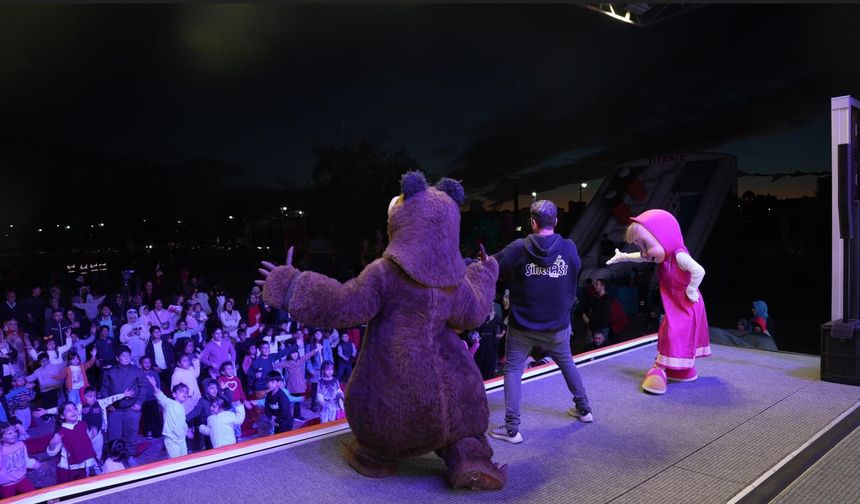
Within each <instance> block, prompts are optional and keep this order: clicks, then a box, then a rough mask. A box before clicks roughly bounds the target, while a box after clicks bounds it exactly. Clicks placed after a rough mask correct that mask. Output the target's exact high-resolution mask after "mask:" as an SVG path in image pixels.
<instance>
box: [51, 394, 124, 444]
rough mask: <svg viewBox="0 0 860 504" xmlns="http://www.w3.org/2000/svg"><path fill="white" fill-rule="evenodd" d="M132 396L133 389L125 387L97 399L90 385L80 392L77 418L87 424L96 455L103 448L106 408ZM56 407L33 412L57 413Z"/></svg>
mask: <svg viewBox="0 0 860 504" xmlns="http://www.w3.org/2000/svg"><path fill="white" fill-rule="evenodd" d="M132 396H134V390H133V389H126V390H125V392H123V393H122V394H115V395H112V396H108V397H105V398H103V399H97V398H96V397H97V391H96V388H95V387H93V386H92V385H89V386H87V387H86V388H85V389H83V391H82V392H81V404H79V405H78V418H80V419H81V420H83V422H84V423H85V424H86V426H87V435H88V436H89V438H90V440H91V441H92V444H93V451H95V452H96V455H101V453H102V451H103V450H104V432H105V430H107V408H108V406H110V405H111V404H113V403H115V402H117V401H119V400H120V399H124V398H126V397H132ZM58 410H59V408H58V407H54V408H49V409H41V408H40V409H38V410H36V412H35V413H34V416H36V417H37V418H38V417H40V416H42V415H56V414H58Z"/></svg>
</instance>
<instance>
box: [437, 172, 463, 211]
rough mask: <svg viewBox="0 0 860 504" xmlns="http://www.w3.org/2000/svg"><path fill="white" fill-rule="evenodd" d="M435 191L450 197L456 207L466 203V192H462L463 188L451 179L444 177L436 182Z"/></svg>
mask: <svg viewBox="0 0 860 504" xmlns="http://www.w3.org/2000/svg"><path fill="white" fill-rule="evenodd" d="M436 189H439V190H440V191H442V192H444V193H445V194H447V195H448V196H450V197H451V198H452V199H453V200H454V201H455V202H456V203H457V204H458V205H462V204H463V202H464V201H466V191H464V190H463V186H462V185H461V184H460V182H458V181H456V180H454V179H452V178H448V177H445V178H443V179H442V180H440V181H439V182H437V183H436Z"/></svg>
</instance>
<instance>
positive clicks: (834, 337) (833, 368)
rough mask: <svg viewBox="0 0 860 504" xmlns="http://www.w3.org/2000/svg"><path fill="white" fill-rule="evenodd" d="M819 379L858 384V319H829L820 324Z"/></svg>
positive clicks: (859, 360)
mask: <svg viewBox="0 0 860 504" xmlns="http://www.w3.org/2000/svg"><path fill="white" fill-rule="evenodd" d="M821 379H822V380H824V381H829V382H834V383H845V384H848V385H860V321H857V320H849V321H846V322H843V321H841V320H831V321H830V322H828V323H826V324H824V325H822V326H821Z"/></svg>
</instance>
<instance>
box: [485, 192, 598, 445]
mask: <svg viewBox="0 0 860 504" xmlns="http://www.w3.org/2000/svg"><path fill="white" fill-rule="evenodd" d="M556 212H557V210H556V207H555V204H554V203H553V202H552V201H547V200H539V201H536V202H534V203H532V206H531V219H530V223H531V228H532V234H530V235H529V236H527V237H526V238H524V239H518V240H514V241H513V242H511V243H510V244H509V245H508V246H507V247H505V248H504V249H502V251H501V252H499V253H498V254H496V255H495V256H494V257H495V258H496V260H497V261H498V262H499V274H500V275H501V274H504V273H510V274H511V280H510V299H511V316H510V320H509V327H508V333H507V342H506V343H505V358H506V364H505V423H504V425H501V426H499V427H496V428H495V429H492V430H490V436H491V437H493V438H495V439H501V440H503V441H507V442H509V443H520V442H522V440H523V437H522V434H520V432H519V429H520V388H521V382H522V375H523V368H524V367H525V362H526V358H527V357H528V355H529V352H531V349H532V347H535V346H540V347H541V348H543V349H545V350H547V351H548V352H549V354H550V355H551V356H552V358H553V360H554V361H555V362H556V363H557V364H558V367H559V369H560V370H561V374H562V375H563V376H564V380H565V381H566V382H567V388H568V389H570V392H571V394H573V402H574V403H575V406H574V407H573V408H570V409H569V410H568V414H570V415H571V416H573V417H576V418H579V419H580V420H581V421H583V422H592V421H593V420H594V417H593V416H592V414H591V408H590V407H589V405H588V396H587V395H586V393H585V387H584V386H583V384H582V378H581V377H580V376H579V371H577V369H576V364H574V362H573V359H572V358H571V353H570V334H571V327H570V310H571V309H572V308H573V303H574V301H575V300H576V283H577V277H578V276H579V269H580V265H581V263H580V260H579V254H578V253H577V251H576V245H574V243H573V241H571V240H569V239H564V238H562V237H561V235H559V234H556V233H555V226H556V223H557V222H558V218H557V217H556Z"/></svg>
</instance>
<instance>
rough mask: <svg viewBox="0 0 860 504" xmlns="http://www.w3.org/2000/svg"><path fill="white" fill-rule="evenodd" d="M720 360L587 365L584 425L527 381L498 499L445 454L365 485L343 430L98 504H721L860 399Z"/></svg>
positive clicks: (550, 392) (858, 393)
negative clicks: (456, 475)
mask: <svg viewBox="0 0 860 504" xmlns="http://www.w3.org/2000/svg"><path fill="white" fill-rule="evenodd" d="M713 350H714V355H713V356H712V357H709V358H707V359H702V360H701V361H699V362H700V364H699V374H700V378H699V380H698V381H696V382H692V383H682V384H671V385H670V388H669V392H668V393H667V394H666V395H664V396H650V395H646V394H645V393H643V392H642V391H641V390H640V388H639V383H640V381H641V379H642V377H643V374H644V372H645V371H646V370H647V369H648V368H649V367H650V364H651V362H652V359H653V357H654V352H655V345H654V344H650V345H647V346H645V347H642V348H639V349H636V350H633V351H630V352H628V353H625V354H621V355H618V356H615V357H612V358H609V359H605V360H600V361H596V362H594V363H592V364H590V365H585V366H582V367H581V368H580V369H581V372H582V375H583V378H584V380H585V383H586V386H587V387H588V390H589V395H590V397H591V400H592V406H593V408H594V415H595V420H596V421H595V422H594V423H593V424H588V425H587V424H582V423H580V422H578V421H576V420H573V419H571V418H570V417H569V416H567V414H566V412H565V410H566V409H567V408H568V407H569V406H570V404H571V403H570V394H569V393H568V391H567V389H566V388H565V386H564V382H563V380H562V379H561V376H560V375H558V374H554V375H551V376H549V377H547V378H543V379H538V380H535V381H532V382H529V383H527V384H525V385H524V387H523V395H524V406H523V413H524V416H523V425H522V434H523V436H524V438H525V441H524V442H523V443H522V444H519V445H510V444H506V443H504V442H501V441H496V440H491V443H492V444H493V447H494V448H495V449H496V460H497V461H499V462H504V463H508V464H509V467H510V469H509V471H510V472H509V476H510V479H509V482H508V485H507V487H506V488H505V489H504V490H502V491H499V492H487V493H481V492H471V491H451V490H449V489H448V488H447V487H446V486H445V484H444V483H443V481H442V479H441V478H440V477H439V475H440V474H441V473H442V471H443V464H442V462H441V460H440V459H438V458H436V457H435V456H426V457H422V458H418V459H414V460H411V461H409V462H407V463H405V464H404V465H403V467H402V471H401V473H400V474H399V475H398V476H395V477H392V478H388V479H384V480H373V479H367V478H364V477H362V476H360V475H358V474H356V473H355V472H353V471H352V469H350V468H349V467H348V466H347V465H346V464H345V463H344V461H343V459H342V458H341V456H340V446H341V442H342V441H344V440H346V439H349V434H346V435H338V436H335V437H332V438H327V439H323V440H319V441H313V442H309V443H307V444H303V445H300V446H294V447H291V448H287V449H282V450H278V451H274V452H269V453H264V454H261V455H257V456H251V457H248V458H245V459H241V460H238V461H235V462H232V463H224V464H221V465H219V466H217V467H211V468H205V469H201V470H198V471H196V472H192V473H188V474H182V475H179V476H176V477H172V478H170V479H166V480H162V481H154V482H151V483H148V484H145V485H142V486H139V487H136V488H130V489H125V490H117V491H115V492H114V493H113V494H111V495H108V496H103V497H98V498H95V499H93V500H91V501H90V502H98V503H104V504H108V503H110V504H115V503H116V502H134V503H147V502H159V503H160V502H165V501H170V502H182V503H196V502H243V503H257V502H260V503H263V502H265V503H274V502H305V503H313V504H317V503H339V504H342V503H352V502H355V503H365V502H384V501H388V502H416V503H421V504H431V503H450V502H457V503H467V502H522V501H524V500H529V501H531V502H540V503H570V502H575V503H584V502H593V503H603V502H613V503H637V504H640V503H648V502H654V503H660V504H667V503H673V502H677V503H689V502H696V503H708V502H713V503H722V502H726V501H728V500H730V499H731V498H732V497H733V496H735V495H736V494H738V493H739V492H741V491H742V490H743V489H744V488H745V487H747V485H749V484H751V483H753V482H754V481H755V480H756V479H757V478H759V476H761V475H762V474H763V473H765V472H766V471H768V470H769V469H771V468H772V467H773V466H774V465H775V464H777V463H779V462H780V460H782V459H783V458H784V457H786V456H787V455H789V454H790V453H792V452H793V451H794V450H796V449H798V448H799V447H801V446H802V445H803V444H804V443H805V442H807V441H808V440H809V439H810V438H812V437H813V436H814V435H815V434H816V433H818V432H819V431H820V430H822V429H823V428H824V427H826V426H827V425H828V424H830V423H831V422H832V421H833V420H834V419H836V418H837V417H839V416H840V415H841V414H843V413H844V412H846V411H847V410H849V409H851V408H852V407H854V406H855V404H856V403H858V400H860V387H852V386H847V385H838V384H833V383H827V382H822V381H820V380H819V378H818V376H819V359H818V357H815V356H807V355H794V354H785V353H772V352H765V351H759V350H750V349H740V348H734V347H724V346H715V347H714V349H713ZM489 401H490V410H491V424H492V425H496V424H498V423H500V422H501V420H502V417H503V415H504V397H503V394H502V393H501V392H500V391H497V392H493V393H490V395H489ZM852 439H855V441H853V442H854V445H853V446H854V448H852V449H853V450H854V452H853V453H854V456H855V459H854V460H855V461H856V453H857V447H856V446H857V443H856V436H855V437H853V438H852ZM854 495H856V492H855V494H854ZM789 501H791V499H789ZM828 502H835V501H833V500H830V501H828Z"/></svg>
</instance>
